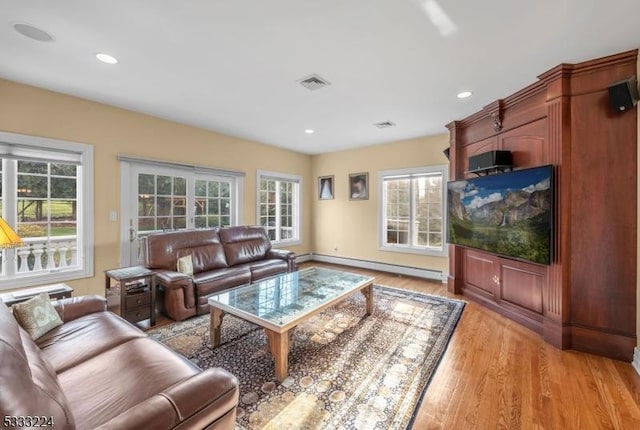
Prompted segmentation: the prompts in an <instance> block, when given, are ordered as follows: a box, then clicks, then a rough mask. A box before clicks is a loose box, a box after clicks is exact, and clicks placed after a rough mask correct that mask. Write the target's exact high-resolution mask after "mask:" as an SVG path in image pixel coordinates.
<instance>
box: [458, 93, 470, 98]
mask: <svg viewBox="0 0 640 430" xmlns="http://www.w3.org/2000/svg"><path fill="white" fill-rule="evenodd" d="M472 95H473V93H472V92H471V91H462V92H461V93H458V98H459V99H466V98H467V97H471V96H472Z"/></svg>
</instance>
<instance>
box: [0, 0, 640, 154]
mask: <svg viewBox="0 0 640 430" xmlns="http://www.w3.org/2000/svg"><path fill="white" fill-rule="evenodd" d="M434 5H435V6H436V7H437V6H438V5H439V6H440V8H441V10H442V11H444V12H445V14H446V16H448V18H449V19H450V23H449V24H452V25H453V26H455V28H454V29H453V31H451V30H452V27H450V28H448V29H447V28H442V26H441V25H440V27H438V26H436V25H434V23H433V21H432V19H433V18H431V19H430V18H429V15H428V14H427V13H426V10H427V9H429V7H431V8H433V7H434ZM639 18H640V1H639V0H607V1H603V0H536V1H514V0H484V1H474V0H437V1H436V0H322V1H318V0H314V1H312V0H226V1H222V0H206V1H205V0H191V1H184V0H135V1H131V0H109V1H105V0H57V1H52V0H0V77H3V78H6V79H9V80H14V81H18V82H23V83H27V84H31V85H35V86H39V87H43V88H47V89H51V90H54V91H59V92H62V93H67V94H72V95H75V96H78V97H83V98H87V99H91V100H96V101H100V102H103V103H107V104H110V105H115V106H119V107H123V108H127V109H131V110H134V111H139V112H144V113H148V114H151V115H155V116H158V117H162V118H167V119H171V120H174V121H178V122H181V123H185V124H190V125H195V126H198V127H202V128H205V129H210V130H215V131H219V132H222V133H226V134H230V135H234V136H238V137H242V138H246V139H251V140H255V141H258V142H264V143H268V144H272V145H276V146H280V147H284V148H289V149H292V150H295V151H300V152H303V153H308V154H316V153H322V152H330V151H336V150H341V149H346V148H353V147H358V146H364V145H371V144H378V143H384V142H389V141H395V140H400V139H406V138H411V137H417V136H424V135H431V134H439V133H444V132H446V129H445V128H444V125H445V124H446V123H448V122H450V121H452V120H454V119H461V118H463V117H465V116H467V115H469V114H471V113H473V112H475V111H476V110H478V109H480V108H482V107H483V106H485V105H487V104H489V103H491V102H492V101H494V100H495V99H498V98H501V97H505V96H507V95H509V94H511V93H512V92H514V91H516V90H518V89H520V88H522V87H523V86H526V85H528V84H530V83H532V82H534V80H535V78H536V76H537V75H538V74H540V73H542V72H544V71H545V70H547V69H549V68H551V67H553V66H556V65H557V64H559V63H562V62H565V63H571V62H579V61H583V60H588V59H592V58H597V57H601V56H604V55H609V54H614V53H617V52H621V51H625V50H629V49H635V48H638V47H640V20H639ZM435 21H436V22H438V20H437V19H436V20H435ZM16 22H26V23H30V24H33V25H35V26H37V27H40V28H42V29H43V30H46V31H48V32H50V33H52V34H53V35H54V36H55V41H54V42H49V43H45V42H37V41H34V40H31V39H28V38H26V37H24V36H22V35H20V34H18V33H17V32H16V31H15V30H14V29H13V27H12V25H13V24H14V23H16ZM445 23H446V22H445ZM439 28H440V30H439ZM443 33H445V34H443ZM99 51H102V52H107V53H110V54H112V55H114V56H115V57H117V58H118V59H119V61H120V62H119V64H117V65H113V66H109V65H105V64H102V63H100V62H98V61H97V60H96V59H95V57H94V54H95V53H96V52H99ZM312 73H317V74H319V75H320V76H322V77H323V78H325V79H327V80H328V81H329V82H331V84H332V85H331V86H329V87H327V88H324V89H322V90H319V91H316V92H309V91H308V90H306V89H304V88H303V87H301V86H300V85H299V84H298V83H297V82H296V81H297V80H299V79H301V78H304V77H306V76H308V75H310V74H312ZM467 89H468V90H471V91H473V92H474V95H473V96H472V97H471V98H469V99H466V100H459V99H457V98H456V94H457V93H458V92H459V91H462V90H467ZM0 96H1V95H0ZM387 120H390V121H393V122H395V123H396V124H397V127H393V128H387V129H378V128H375V127H373V126H372V124H373V123H375V122H380V121H387ZM307 128H311V129H314V130H315V134H313V135H307V134H305V133H304V130H305V129H307Z"/></svg>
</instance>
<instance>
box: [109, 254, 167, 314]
mask: <svg viewBox="0 0 640 430" xmlns="http://www.w3.org/2000/svg"><path fill="white" fill-rule="evenodd" d="M104 274H105V297H106V298H107V306H108V309H109V310H110V311H111V312H114V313H116V314H118V315H120V316H121V317H123V318H124V319H126V320H127V321H129V322H132V323H136V322H139V321H144V320H147V319H148V320H149V322H150V324H151V325H155V323H156V279H155V273H154V272H153V270H149V269H147V268H146V267H144V266H131V267H121V268H118V269H111V270H105V272H104ZM112 281H115V283H112Z"/></svg>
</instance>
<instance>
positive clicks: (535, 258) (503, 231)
mask: <svg viewBox="0 0 640 430" xmlns="http://www.w3.org/2000/svg"><path fill="white" fill-rule="evenodd" d="M552 201H553V193H552V187H551V166H544V167H541V168H534V169H526V170H520V171H515V172H510V173H504V174H500V175H493V176H484V177H479V178H473V179H468V180H463V181H455V182H449V184H448V198H447V202H448V215H449V223H448V224H449V229H448V234H449V243H452V244H456V245H461V246H468V247H472V248H478V249H482V250H486V251H490V252H494V253H497V254H501V255H505V256H510V257H514V258H517V259H522V260H528V261H532V262H535V263H541V264H549V261H550V255H551V223H552V218H551V214H552Z"/></svg>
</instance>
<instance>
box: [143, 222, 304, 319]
mask: <svg viewBox="0 0 640 430" xmlns="http://www.w3.org/2000/svg"><path fill="white" fill-rule="evenodd" d="M188 255H191V259H192V262H193V275H192V276H189V275H185V274H183V273H180V272H177V261H178V259H179V258H181V257H185V256H188ZM295 258H296V255H295V253H293V252H291V251H285V250H280V249H272V248H271V241H270V240H269V236H267V233H266V231H265V229H264V228H263V227H259V226H240V227H222V228H219V229H201V230H180V231H173V232H168V233H155V234H150V235H149V236H147V238H146V252H145V260H146V261H145V265H146V267H147V268H149V269H152V270H154V271H155V272H156V280H157V282H158V283H159V284H160V286H161V289H162V290H163V293H164V306H165V311H166V313H167V315H169V316H170V317H171V318H173V319H174V320H176V321H181V320H183V319H185V318H189V317H191V316H194V315H201V314H205V313H207V312H209V305H208V304H207V299H208V297H209V296H210V295H212V294H216V293H218V292H220V291H223V290H226V289H229V288H233V287H237V286H239V285H243V284H248V283H250V282H254V281H256V280H259V279H263V278H267V277H269V276H273V275H277V274H280V273H286V272H293V271H295V270H297V265H296V260H295Z"/></svg>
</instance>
